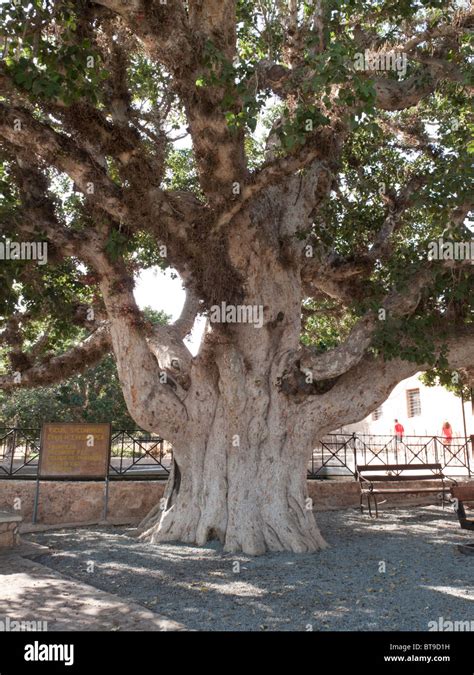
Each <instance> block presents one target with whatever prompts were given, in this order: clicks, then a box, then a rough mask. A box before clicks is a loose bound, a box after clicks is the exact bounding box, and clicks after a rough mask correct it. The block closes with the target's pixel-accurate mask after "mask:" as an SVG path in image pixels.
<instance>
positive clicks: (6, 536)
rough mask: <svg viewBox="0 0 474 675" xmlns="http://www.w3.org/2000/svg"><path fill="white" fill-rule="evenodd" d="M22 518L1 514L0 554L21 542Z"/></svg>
mask: <svg viewBox="0 0 474 675" xmlns="http://www.w3.org/2000/svg"><path fill="white" fill-rule="evenodd" d="M20 523H21V516H20V515H18V514H17V515H15V514H10V513H2V512H0V552H1V551H2V550H5V549H10V548H14V547H15V546H17V545H18V544H19V542H20V529H19V525H20Z"/></svg>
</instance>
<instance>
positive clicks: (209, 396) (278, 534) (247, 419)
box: [142, 328, 325, 554]
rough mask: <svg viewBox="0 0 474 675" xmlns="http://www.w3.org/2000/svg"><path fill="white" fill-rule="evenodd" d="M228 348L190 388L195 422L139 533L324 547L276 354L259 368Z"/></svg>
mask: <svg viewBox="0 0 474 675" xmlns="http://www.w3.org/2000/svg"><path fill="white" fill-rule="evenodd" d="M248 330H253V329H252V328H249V329H248ZM255 330H257V329H255ZM226 352H227V354H225V355H224V354H223V355H222V359H218V361H217V368H216V373H215V380H214V382H213V383H210V382H207V383H206V381H205V380H203V381H202V382H201V383H199V381H198V382H197V384H196V385H195V386H193V390H192V391H190V398H194V402H193V405H192V406H189V407H188V412H189V414H190V416H191V418H192V419H191V421H190V423H189V425H188V427H187V429H186V431H185V433H183V434H182V435H181V434H180V435H179V437H178V439H177V441H176V442H175V444H174V466H173V470H172V474H171V477H170V479H169V482H168V486H167V491H166V494H165V500H164V501H163V502H162V504H161V505H160V506H161V508H158V509H156V511H155V513H154V514H152V515H151V517H150V518H148V519H147V520H146V521H145V522H144V523H143V525H142V529H143V530H144V534H143V535H142V536H144V537H146V538H149V539H150V540H151V541H152V542H153V543H157V542H161V541H174V540H178V541H185V542H189V543H197V544H199V545H202V544H204V543H206V542H207V541H208V540H210V539H219V540H220V541H221V542H222V543H223V544H224V550H226V551H244V552H245V553H249V554H260V553H263V552H264V551H266V550H271V551H282V550H289V551H295V552H303V551H316V550H318V549H320V548H323V547H324V546H325V543H324V540H323V538H322V536H321V534H320V532H319V530H318V527H317V525H316V522H315V519H314V515H313V512H312V508H311V506H312V505H311V500H309V499H308V498H307V490H306V471H307V469H306V467H307V462H308V453H309V447H308V444H307V439H305V438H304V435H303V434H302V433H301V430H300V429H298V424H297V417H296V415H295V411H294V410H293V409H292V406H291V405H289V403H288V401H287V400H286V397H285V396H284V394H282V393H281V392H279V391H278V389H277V387H276V386H275V379H276V368H275V355H273V358H272V357H270V354H269V359H268V360H267V362H266V363H264V364H261V366H260V367H259V368H258V370H254V369H253V367H252V364H247V365H246V363H245V359H244V357H243V356H242V355H241V354H239V353H238V352H237V351H236V350H232V353H231V356H230V357H229V354H228V347H227V349H226ZM277 360H278V359H277ZM247 368H248V370H247Z"/></svg>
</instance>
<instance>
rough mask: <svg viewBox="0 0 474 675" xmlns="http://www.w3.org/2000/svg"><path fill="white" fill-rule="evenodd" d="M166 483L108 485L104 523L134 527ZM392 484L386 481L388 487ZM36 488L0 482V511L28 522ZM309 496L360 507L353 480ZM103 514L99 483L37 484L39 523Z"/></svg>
mask: <svg viewBox="0 0 474 675" xmlns="http://www.w3.org/2000/svg"><path fill="white" fill-rule="evenodd" d="M428 484H429V482H428V481H416V482H415V481H413V487H427V486H428ZM165 485H166V483H165V481H110V483H109V503H108V513H107V521H108V522H110V523H113V524H117V525H118V524H135V523H138V522H139V521H140V520H141V519H142V518H143V517H144V516H145V515H146V514H147V513H148V512H149V511H150V510H151V509H152V508H153V506H155V504H157V502H158V501H159V499H160V498H161V497H162V496H163V493H164V489H165ZM396 485H397V483H391V484H390V487H396ZM398 485H400V487H401V486H402V484H398ZM404 487H406V483H405V484H404ZM35 490H36V482H35V481H30V480H0V510H6V511H9V512H12V511H13V512H18V514H19V515H20V516H22V517H23V521H24V524H28V523H31V522H32V516H33V506H34V497H35ZM308 493H309V497H310V498H311V499H312V500H313V508H314V510H315V511H330V510H337V509H345V508H354V507H358V506H359V498H360V491H359V484H358V483H357V482H356V481H337V480H333V481H330V480H327V481H326V480H322V481H321V480H310V481H308ZM436 503H439V500H438V499H437V494H433V493H431V494H423V493H419V494H414V495H390V496H389V497H388V498H387V502H386V504H384V505H383V506H382V508H390V507H393V506H397V505H400V504H403V505H421V504H436ZM15 509H17V511H15ZM103 516H104V483H103V482H80V481H67V482H66V481H65V482H63V481H61V482H59V481H42V482H41V487H40V499H39V509H38V523H39V524H44V525H72V524H78V525H79V524H83V525H86V524H92V523H98V522H101V521H102V520H103Z"/></svg>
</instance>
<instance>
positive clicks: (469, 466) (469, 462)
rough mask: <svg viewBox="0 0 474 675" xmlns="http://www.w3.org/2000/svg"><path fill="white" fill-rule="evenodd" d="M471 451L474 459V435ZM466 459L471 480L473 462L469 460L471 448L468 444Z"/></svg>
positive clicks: (473, 435) (472, 436) (473, 436)
mask: <svg viewBox="0 0 474 675" xmlns="http://www.w3.org/2000/svg"><path fill="white" fill-rule="evenodd" d="M471 446H472V447H471V451H472V458H473V459H474V434H472V435H471ZM466 459H467V474H468V476H469V478H470V477H471V461H470V459H469V446H468V444H467V443H466Z"/></svg>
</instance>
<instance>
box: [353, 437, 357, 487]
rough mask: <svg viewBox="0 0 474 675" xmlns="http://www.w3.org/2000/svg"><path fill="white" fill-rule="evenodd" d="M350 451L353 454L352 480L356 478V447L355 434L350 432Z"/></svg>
mask: <svg viewBox="0 0 474 675" xmlns="http://www.w3.org/2000/svg"><path fill="white" fill-rule="evenodd" d="M352 452H353V455H354V480H357V448H356V435H355V433H354V432H353V433H352Z"/></svg>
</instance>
